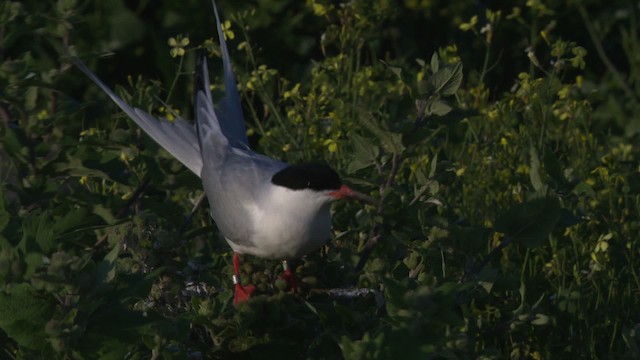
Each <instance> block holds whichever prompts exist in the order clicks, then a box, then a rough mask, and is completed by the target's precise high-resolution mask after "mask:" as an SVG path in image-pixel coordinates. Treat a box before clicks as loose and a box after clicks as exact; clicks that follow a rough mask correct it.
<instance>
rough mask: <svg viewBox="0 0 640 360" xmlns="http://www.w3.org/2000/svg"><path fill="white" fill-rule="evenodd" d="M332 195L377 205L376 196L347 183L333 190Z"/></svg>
mask: <svg viewBox="0 0 640 360" xmlns="http://www.w3.org/2000/svg"><path fill="white" fill-rule="evenodd" d="M331 196H333V197H335V198H336V199H345V200H357V201H361V202H363V203H366V204H369V205H374V206H375V205H377V202H376V201H375V199H374V198H372V197H371V196H369V195H365V194H363V193H361V192H358V191H355V190H353V189H351V188H350V187H348V186H347V185H342V186H341V187H340V189H338V190H336V191H333V192H331Z"/></svg>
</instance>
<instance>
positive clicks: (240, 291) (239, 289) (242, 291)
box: [233, 252, 256, 305]
mask: <svg viewBox="0 0 640 360" xmlns="http://www.w3.org/2000/svg"><path fill="white" fill-rule="evenodd" d="M233 272H234V274H233V284H234V285H235V293H234V295H233V303H234V305H238V304H239V303H241V302H243V301H247V300H249V297H251V293H253V291H254V290H255V289H256V287H255V286H252V285H249V286H242V285H240V256H238V253H235V252H234V253H233Z"/></svg>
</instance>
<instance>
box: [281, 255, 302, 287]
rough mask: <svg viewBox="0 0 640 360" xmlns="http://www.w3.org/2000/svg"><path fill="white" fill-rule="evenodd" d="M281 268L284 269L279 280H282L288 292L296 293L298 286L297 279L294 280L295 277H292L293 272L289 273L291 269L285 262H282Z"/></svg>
mask: <svg viewBox="0 0 640 360" xmlns="http://www.w3.org/2000/svg"><path fill="white" fill-rule="evenodd" d="M282 266H283V267H284V273H283V274H282V275H280V279H283V280H284V281H285V282H286V283H287V288H288V289H289V290H291V291H293V292H294V293H297V292H298V287H299V285H300V282H299V281H298V278H296V276H295V275H293V272H291V269H289V265H288V264H287V262H286V261H283V262H282Z"/></svg>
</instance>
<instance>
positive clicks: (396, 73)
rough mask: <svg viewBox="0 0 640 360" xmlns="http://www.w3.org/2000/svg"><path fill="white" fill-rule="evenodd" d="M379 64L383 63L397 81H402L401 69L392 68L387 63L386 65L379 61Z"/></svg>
mask: <svg viewBox="0 0 640 360" xmlns="http://www.w3.org/2000/svg"><path fill="white" fill-rule="evenodd" d="M380 62H381V63H383V64H384V65H385V66H386V67H387V69H389V70H390V71H391V72H392V73H393V74H394V75H395V76H396V77H398V79H400V80H402V68H401V67H399V66H393V65H391V64H389V63H387V62H386V61H384V60H380Z"/></svg>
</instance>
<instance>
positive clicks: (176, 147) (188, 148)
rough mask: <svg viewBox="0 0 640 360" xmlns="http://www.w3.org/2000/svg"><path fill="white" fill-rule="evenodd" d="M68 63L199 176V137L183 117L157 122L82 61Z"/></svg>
mask: <svg viewBox="0 0 640 360" xmlns="http://www.w3.org/2000/svg"><path fill="white" fill-rule="evenodd" d="M71 61H72V62H73V63H74V64H75V65H76V66H77V67H78V68H79V69H80V70H82V72H84V73H85V74H86V75H87V76H88V77H89V78H90V79H91V80H93V82H94V83H96V85H98V86H99V87H100V88H101V89H102V91H104V92H105V93H106V94H107V95H108V96H109V97H110V98H111V100H113V102H114V103H115V104H116V105H118V107H119V108H120V109H122V111H124V112H125V114H127V115H128V116H129V117H130V118H131V119H132V120H133V121H135V122H136V124H138V126H140V127H141V128H142V130H144V132H146V133H147V134H149V136H150V137H151V138H152V139H153V140H155V141H156V142H157V143H158V144H159V145H160V146H162V147H163V148H164V149H165V150H167V151H168V152H169V153H170V154H171V155H173V156H174V157H175V158H176V159H177V160H178V161H180V162H181V163H183V164H184V165H185V166H186V167H187V168H188V169H189V170H191V171H192V172H193V173H194V174H196V175H198V176H200V172H201V170H202V157H201V156H200V147H199V146H198V137H197V135H196V131H195V129H194V127H193V125H191V124H189V123H188V122H186V121H185V120H184V119H182V118H177V119H175V120H174V121H172V122H171V121H168V120H166V119H156V118H155V117H153V116H151V115H149V114H148V113H146V112H144V111H142V110H140V109H138V108H134V107H132V106H129V104H127V103H126V102H125V101H124V100H122V99H121V98H120V97H118V95H116V94H115V93H114V92H113V91H112V90H111V89H110V88H109V87H108V86H107V85H105V83H103V82H102V80H100V79H99V78H98V77H97V76H96V75H95V74H94V73H92V72H91V70H89V69H88V68H87V67H86V66H85V65H84V64H83V63H82V61H80V60H79V59H77V58H71Z"/></svg>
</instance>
